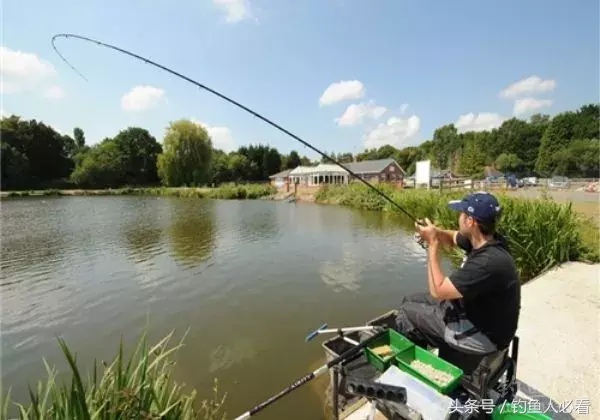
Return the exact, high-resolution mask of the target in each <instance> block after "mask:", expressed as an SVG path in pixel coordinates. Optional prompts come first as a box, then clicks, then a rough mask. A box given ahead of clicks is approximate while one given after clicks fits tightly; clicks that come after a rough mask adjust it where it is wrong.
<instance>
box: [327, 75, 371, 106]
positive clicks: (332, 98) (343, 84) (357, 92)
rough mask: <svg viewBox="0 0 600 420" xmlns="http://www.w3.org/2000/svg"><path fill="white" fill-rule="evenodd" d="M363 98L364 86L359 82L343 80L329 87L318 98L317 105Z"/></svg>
mask: <svg viewBox="0 0 600 420" xmlns="http://www.w3.org/2000/svg"><path fill="white" fill-rule="evenodd" d="M363 96H365V86H364V85H363V83H362V82H361V81H359V80H343V81H339V82H336V83H332V84H330V85H329V87H328V88H327V89H325V92H323V94H322V95H321V98H319V104H321V106H323V105H331V104H333V103H336V102H340V101H346V100H349V99H359V98H362V97H363Z"/></svg>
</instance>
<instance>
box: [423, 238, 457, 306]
mask: <svg viewBox="0 0 600 420" xmlns="http://www.w3.org/2000/svg"><path fill="white" fill-rule="evenodd" d="M440 244H441V241H433V242H431V243H430V244H429V249H428V251H427V254H428V255H427V271H428V283H429V294H430V295H431V297H433V298H434V299H437V300H452V299H460V298H462V295H461V294H460V292H459V291H458V290H457V289H456V287H454V285H453V284H452V282H451V281H450V279H449V278H448V277H446V276H445V275H444V272H443V271H442V267H441V265H440V252H439V246H440Z"/></svg>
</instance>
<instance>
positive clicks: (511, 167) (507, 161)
mask: <svg viewBox="0 0 600 420" xmlns="http://www.w3.org/2000/svg"><path fill="white" fill-rule="evenodd" d="M496 168H498V170H499V171H502V172H521V171H522V168H523V161H522V160H521V158H520V157H519V156H517V155H516V154H514V153H501V154H500V156H498V158H497V159H496Z"/></svg>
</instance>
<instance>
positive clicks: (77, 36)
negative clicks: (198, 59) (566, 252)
mask: <svg viewBox="0 0 600 420" xmlns="http://www.w3.org/2000/svg"><path fill="white" fill-rule="evenodd" d="M57 38H67V39H68V38H76V39H80V40H83V41H86V42H91V43H94V44H96V45H99V46H101V47H105V48H109V49H111V50H114V51H118V52H120V53H122V54H125V55H128V56H130V57H133V58H136V59H138V60H140V61H143V62H144V63H146V64H150V65H152V66H154V67H158V68H159V69H161V70H164V71H166V72H169V73H171V74H172V75H174V76H177V77H179V78H181V79H183V80H185V81H187V82H189V83H191V84H193V85H195V86H197V87H199V88H200V89H204V90H206V91H208V92H210V93H212V94H213V95H216V96H218V97H219V98H221V99H223V100H225V101H227V102H229V103H230V104H233V105H235V106H237V107H238V108H241V109H243V110H244V111H246V112H248V113H250V114H252V115H254V116H255V117H256V118H258V119H260V120H262V121H264V122H266V123H267V124H269V125H270V126H272V127H274V128H276V129H277V130H279V131H281V132H282V133H284V134H287V135H288V136H290V137H292V138H293V139H295V140H297V141H299V142H300V143H302V144H303V145H304V146H306V147H308V148H309V149H311V150H313V151H315V152H316V153H318V154H319V155H321V156H322V157H324V158H325V159H326V160H329V161H331V162H333V163H334V164H336V165H338V166H339V167H340V168H342V169H344V170H345V171H347V172H348V173H349V174H350V175H352V176H353V177H354V178H356V179H358V180H360V181H361V182H362V183H363V184H365V185H366V186H367V187H369V188H371V189H372V190H373V191H375V192H376V193H377V194H379V195H380V196H381V197H383V198H384V199H386V200H387V201H388V202H389V203H390V204H392V205H393V206H394V207H396V208H397V209H398V210H400V211H401V212H402V213H404V214H405V215H407V216H408V217H409V218H410V219H412V220H413V221H415V222H417V223H419V224H422V222H420V221H418V220H417V219H416V218H415V217H414V216H413V215H412V214H410V213H409V212H408V211H406V210H405V209H403V208H402V206H400V205H399V204H398V203H397V202H395V201H394V200H393V199H392V198H391V197H390V196H388V195H387V194H386V193H384V192H383V191H381V190H380V189H378V188H376V187H375V186H373V185H372V184H371V183H369V182H367V181H366V180H364V179H363V178H361V177H360V176H359V175H357V174H355V173H354V172H353V171H351V170H350V169H349V168H347V167H346V166H345V165H343V164H342V163H340V162H338V161H337V160H335V159H333V158H331V157H330V156H327V155H326V154H325V153H323V152H321V151H320V150H319V149H317V148H316V147H314V146H312V145H311V144H310V143H308V142H307V141H305V140H303V139H301V138H300V137H298V136H297V135H295V134H294V133H292V132H290V131H288V130H286V129H285V128H283V127H281V126H280V125H279V124H277V123H275V122H273V121H271V120H270V119H268V118H266V117H264V116H262V115H261V114H259V113H258V112H256V111H254V110H252V109H250V108H248V107H247V106H245V105H242V104H241V103H239V102H237V101H235V100H233V99H231V98H229V97H227V96H225V95H223V94H222V93H220V92H218V91H216V90H214V89H211V88H209V87H208V86H206V85H204V84H202V83H200V82H197V81H195V80H193V79H191V78H189V77H187V76H184V75H183V74H181V73H178V72H176V71H175V70H172V69H170V68H169V67H167V66H163V65H162V64H159V63H156V62H154V61H152V60H150V59H149V58H146V57H142V56H141V55H138V54H135V53H133V52H131V51H128V50H126V49H124V48H119V47H117V46H115V45H111V44H107V43H105V42H101V41H98V40H95V39H92V38H88V37H86V36H83V35H76V34H56V35H54V36H53V37H52V48H53V49H54V51H55V52H56V53H57V54H58V56H59V57H60V58H61V59H62V60H63V61H64V62H65V63H66V64H67V65H68V66H69V67H70V68H71V69H72V70H73V71H74V72H75V73H77V74H78V75H79V76H80V77H82V78H83V79H84V80H85V81H86V82H87V81H88V80H87V78H86V77H85V76H84V75H83V74H82V73H81V72H80V71H79V70H77V69H76V68H75V66H73V65H72V64H71V63H70V62H69V61H68V60H67V59H66V58H65V57H64V56H63V55H62V54H61V53H60V51H59V50H58V48H57V47H56V44H55V41H56V39H57Z"/></svg>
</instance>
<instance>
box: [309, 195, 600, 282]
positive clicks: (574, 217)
mask: <svg viewBox="0 0 600 420" xmlns="http://www.w3.org/2000/svg"><path fill="white" fill-rule="evenodd" d="M378 187H381V189H382V190H383V192H385V193H386V194H387V195H388V196H390V197H391V198H392V199H393V200H394V201H396V202H397V203H398V204H399V205H400V206H401V207H402V208H403V209H405V210H406V211H408V212H409V213H411V214H412V215H413V216H415V217H417V218H419V219H423V218H425V217H428V218H429V219H431V220H432V221H434V223H436V224H437V225H439V226H441V227H444V228H445V229H457V228H458V217H457V214H456V212H454V211H452V210H450V209H449V208H448V205H447V204H448V201H450V200H456V199H460V198H462V197H463V196H464V195H465V194H466V193H467V192H466V191H460V192H447V193H439V192H438V191H431V190H402V191H401V190H397V189H394V188H393V187H391V186H388V185H381V186H378ZM497 197H498V199H499V200H500V202H501V203H502V206H503V207H504V212H503V216H502V218H501V220H500V222H499V224H498V231H499V232H500V233H501V234H503V235H504V236H505V237H506V238H507V240H508V243H509V246H510V250H511V253H512V255H513V256H514V258H515V261H516V264H517V267H518V269H519V272H520V275H521V278H522V279H523V280H528V279H531V278H532V277H535V276H537V275H539V274H541V273H542V272H544V271H546V270H548V269H549V268H551V267H553V266H555V265H557V264H560V263H562V262H566V261H576V260H589V261H595V262H597V261H599V260H600V255H599V253H598V251H597V248H598V246H597V245H598V240H597V235H596V240H593V239H592V240H589V239H588V240H585V241H584V237H583V235H584V234H585V231H584V230H583V229H584V226H585V224H584V223H583V221H582V219H581V218H580V217H579V216H578V214H577V213H575V212H574V211H573V209H572V208H571V206H570V205H562V204H558V203H556V202H554V201H552V200H550V199H547V198H543V199H537V200H528V199H520V198H515V197H510V196H507V195H502V194H500V195H497ZM316 199H317V201H320V202H330V203H337V204H342V205H347V206H351V207H356V208H361V209H368V210H382V211H395V212H398V211H399V210H397V209H396V207H394V206H393V205H392V204H390V203H389V202H387V201H386V200H384V199H383V198H382V197H381V196H379V195H378V194H377V193H375V192H374V191H372V190H371V189H370V188H368V187H366V186H363V185H361V184H351V185H350V186H333V187H331V186H328V187H326V188H323V189H321V190H320V191H319V192H318V193H317V195H316ZM405 222H406V224H407V226H411V228H412V225H413V222H412V221H410V219H408V217H406V219H405ZM582 232H583V233H582ZM586 235H587V236H590V234H589V233H588V234H586ZM594 248H596V249H594ZM451 257H452V259H453V260H454V261H455V262H458V261H459V260H460V258H459V253H458V252H456V253H455V254H453V255H452V256H451Z"/></svg>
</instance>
